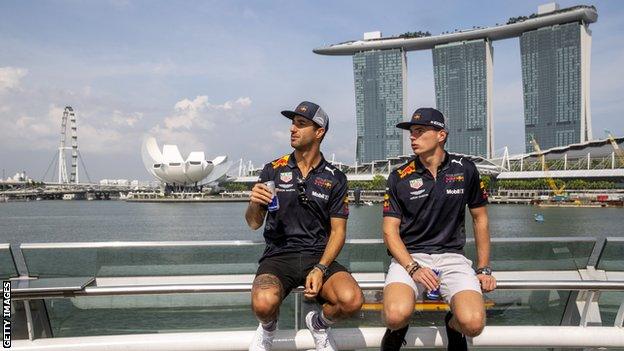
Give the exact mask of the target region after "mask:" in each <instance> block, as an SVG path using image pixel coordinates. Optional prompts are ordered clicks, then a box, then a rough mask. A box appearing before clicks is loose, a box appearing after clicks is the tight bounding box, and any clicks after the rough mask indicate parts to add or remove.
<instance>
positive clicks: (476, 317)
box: [455, 311, 485, 337]
mask: <svg viewBox="0 0 624 351" xmlns="http://www.w3.org/2000/svg"><path fill="white" fill-rule="evenodd" d="M455 318H456V320H457V323H458V324H459V326H460V328H461V330H462V331H463V332H464V334H466V336H469V337H475V336H478V335H480V334H481V332H483V328H484V327H485V312H483V311H475V312H471V313H462V314H459V315H456V316H455Z"/></svg>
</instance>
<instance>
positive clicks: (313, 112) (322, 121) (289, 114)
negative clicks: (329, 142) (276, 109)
mask: <svg viewBox="0 0 624 351" xmlns="http://www.w3.org/2000/svg"><path fill="white" fill-rule="evenodd" d="M282 115H284V116H285V117H286V118H289V119H293V118H295V116H301V117H303V118H306V119H309V120H310V121H312V122H314V123H316V124H317V125H318V126H319V127H321V128H325V132H326V133H327V131H328V130H329V116H327V113H325V111H323V109H322V108H321V106H319V105H317V104H315V103H313V102H310V101H303V102H302V103H300V104H299V105H297V107H296V108H295V110H294V111H288V110H286V111H282Z"/></svg>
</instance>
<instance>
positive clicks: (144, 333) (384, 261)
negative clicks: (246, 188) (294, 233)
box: [0, 237, 624, 351]
mask: <svg viewBox="0 0 624 351" xmlns="http://www.w3.org/2000/svg"><path fill="white" fill-rule="evenodd" d="M263 249H264V243H261V242H253V241H209V242H100V243H91V242H85V243H23V244H21V245H19V246H18V247H13V248H12V250H11V248H10V246H9V245H8V244H2V245H0V277H4V278H3V279H7V278H9V279H10V280H9V281H10V282H11V298H12V302H11V303H12V315H11V321H12V328H13V339H12V340H11V343H12V344H11V347H12V349H15V350H70V351H71V350H130V349H132V350H172V349H184V350H246V349H247V347H248V345H249V342H250V340H251V337H252V336H253V333H254V330H255V328H256V327H257V321H256V320H255V317H254V316H253V314H252V313H251V308H250V297H249V296H250V290H251V282H252V280H253V277H254V273H255V269H256V267H257V262H256V261H257V259H258V257H260V254H261V252H262V250H263ZM465 250H466V254H467V256H468V257H469V258H474V254H475V248H474V242H473V241H471V240H469V241H468V243H467V245H466V248H465ZM622 252H624V239H623V238H607V239H606V240H597V239H595V238H589V237H554V238H506V239H503V238H500V239H493V240H492V265H493V267H495V273H494V274H495V276H496V278H497V279H498V281H499V287H498V289H497V290H496V291H495V292H493V293H490V294H487V295H486V302H487V317H488V325H487V326H486V328H485V330H484V332H483V334H481V335H480V336H478V337H476V338H473V339H472V340H470V342H469V343H470V344H471V348H472V349H479V348H481V347H483V348H501V347H503V346H504V347H518V348H527V347H531V348H542V349H548V348H560V347H561V348H596V347H624V332H622V330H623V329H622V324H623V319H624V261H623V260H622V257H623V256H622ZM13 253H15V256H17V257H19V256H21V257H19V260H18V261H22V260H23V262H24V263H25V267H21V269H20V271H19V272H18V270H17V268H15V267H16V265H15V257H14V255H13ZM338 259H339V261H340V262H341V263H343V264H344V265H345V266H347V268H348V269H349V270H350V271H351V272H353V275H354V277H355V278H356V280H357V281H358V283H359V284H360V286H361V287H362V289H363V291H364V293H365V305H364V308H363V309H362V310H361V311H360V313H358V314H357V315H356V316H354V317H352V318H350V319H347V320H346V321H343V322H340V323H338V324H336V326H335V327H334V329H333V333H334V336H335V339H336V341H337V343H338V346H339V349H341V350H357V349H366V348H378V347H379V343H380V341H381V337H382V336H383V333H384V331H385V328H384V326H383V323H382V318H381V314H380V309H381V303H382V299H383V294H382V293H381V291H382V288H383V281H384V277H385V275H384V274H385V273H384V272H385V271H386V269H387V267H388V264H389V257H388V255H387V253H386V250H385V246H384V245H383V242H382V241H381V240H377V239H361V240H350V241H348V242H347V243H346V244H345V247H344V249H343V251H342V252H341V255H340V257H339V258H338ZM51 263H53V264H51ZM414 307H415V314H414V317H413V319H412V322H411V326H412V327H411V328H410V332H409V334H408V337H407V345H406V347H409V348H414V347H416V348H422V347H427V348H444V347H445V346H444V344H445V340H446V337H445V330H444V326H443V324H442V323H443V322H442V320H443V316H444V313H445V311H446V310H447V309H448V305H446V304H445V303H443V302H442V301H435V300H434V301H427V300H419V301H418V302H417V303H416V305H415V306H414ZM314 308H318V305H317V304H316V303H311V302H308V301H306V300H305V299H304V298H303V296H302V294H301V289H296V290H295V291H294V293H293V294H291V295H290V296H289V297H288V298H287V299H286V300H285V301H284V303H283V305H282V308H281V310H280V331H279V332H278V334H277V340H276V343H275V349H288V350H306V349H310V348H313V346H314V345H313V340H312V337H311V335H310V334H309V332H308V331H307V329H306V328H305V324H304V323H303V317H304V316H305V314H306V312H307V311H308V310H309V309H314Z"/></svg>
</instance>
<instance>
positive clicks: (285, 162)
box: [259, 152, 349, 260]
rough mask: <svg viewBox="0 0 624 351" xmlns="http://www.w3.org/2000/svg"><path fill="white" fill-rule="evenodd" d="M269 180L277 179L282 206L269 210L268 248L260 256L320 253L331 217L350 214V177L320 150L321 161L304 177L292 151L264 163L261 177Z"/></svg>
mask: <svg viewBox="0 0 624 351" xmlns="http://www.w3.org/2000/svg"><path fill="white" fill-rule="evenodd" d="M269 180H273V181H274V182H275V190H276V193H277V198H278V201H279V209H278V210H277V211H274V212H267V217H266V222H265V226H264V240H265V242H266V248H265V250H264V253H263V255H262V258H261V259H260V260H262V259H264V258H266V257H270V256H275V255H281V254H286V253H294V252H297V253H302V254H306V255H318V256H321V255H322V254H323V252H324V251H325V246H326V245H327V241H328V238H329V234H330V231H331V226H330V223H331V222H330V218H332V217H337V218H344V219H347V217H348V216H349V198H348V194H347V191H348V185H347V177H346V176H345V175H344V173H342V172H341V171H340V170H339V169H337V168H336V167H334V166H333V165H332V164H330V163H329V162H327V161H326V160H325V158H324V157H323V155H322V154H321V161H320V162H319V164H318V165H317V166H315V167H314V168H313V169H311V170H310V171H309V172H308V175H307V177H305V178H304V177H303V175H302V174H301V170H300V169H299V167H297V161H296V160H295V154H294V152H293V153H292V154H290V155H285V156H283V157H281V158H278V159H276V160H274V161H272V162H270V163H267V164H266V165H265V166H264V168H263V169H262V172H261V173H260V179H259V181H260V182H266V181H269ZM298 183H302V184H303V186H301V185H298ZM300 192H305V196H306V197H307V198H308V203H309V205H305V204H303V203H302V202H301V201H300V199H299V196H298V195H299V193H300Z"/></svg>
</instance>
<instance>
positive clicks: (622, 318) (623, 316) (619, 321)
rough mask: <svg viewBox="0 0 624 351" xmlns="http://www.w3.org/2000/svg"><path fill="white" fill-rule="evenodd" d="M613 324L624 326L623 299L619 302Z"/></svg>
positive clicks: (619, 326)
mask: <svg viewBox="0 0 624 351" xmlns="http://www.w3.org/2000/svg"><path fill="white" fill-rule="evenodd" d="M613 326H615V327H618V328H624V301H622V303H621V304H620V309H619V310H618V313H617V315H616V316H615V323H614V324H613Z"/></svg>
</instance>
